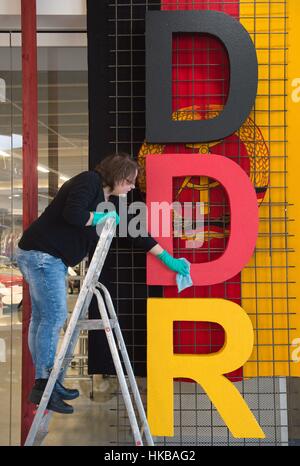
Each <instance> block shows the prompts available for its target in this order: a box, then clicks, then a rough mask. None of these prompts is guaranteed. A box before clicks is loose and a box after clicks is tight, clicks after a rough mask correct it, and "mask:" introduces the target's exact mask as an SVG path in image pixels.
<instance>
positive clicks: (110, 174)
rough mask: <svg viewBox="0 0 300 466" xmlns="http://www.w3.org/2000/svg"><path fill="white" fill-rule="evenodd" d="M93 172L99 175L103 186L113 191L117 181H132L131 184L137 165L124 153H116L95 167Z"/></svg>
mask: <svg viewBox="0 0 300 466" xmlns="http://www.w3.org/2000/svg"><path fill="white" fill-rule="evenodd" d="M95 170H96V171H97V172H99V173H100V174H101V176H102V178H103V185H104V186H109V187H110V188H111V189H112V190H113V189H114V187H115V184H116V183H118V182H119V181H123V180H132V182H133V180H134V178H135V174H136V171H137V170H139V165H138V163H137V162H136V161H135V160H134V159H132V158H131V156H130V155H129V154H127V153H126V152H118V153H114V154H110V155H108V156H107V157H105V158H104V159H103V160H102V161H101V162H100V163H98V164H97V165H96V167H95Z"/></svg>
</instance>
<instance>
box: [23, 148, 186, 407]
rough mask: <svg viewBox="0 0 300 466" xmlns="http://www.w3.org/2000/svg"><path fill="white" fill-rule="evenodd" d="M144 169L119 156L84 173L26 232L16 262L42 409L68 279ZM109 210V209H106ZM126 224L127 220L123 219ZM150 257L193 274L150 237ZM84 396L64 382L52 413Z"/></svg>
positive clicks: (35, 398) (34, 396) (34, 398)
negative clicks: (25, 293) (27, 306)
mask: <svg viewBox="0 0 300 466" xmlns="http://www.w3.org/2000/svg"><path fill="white" fill-rule="evenodd" d="M137 175H138V164H137V163H136V162H135V161H134V160H133V159H132V158H131V157H130V155H128V154H124V153H115V154H112V155H109V156H107V157H106V158H104V159H103V160H102V161H101V162H100V163H99V164H98V165H97V166H96V167H95V169H94V170H90V171H85V172H82V173H80V174H78V175H76V176H74V177H73V178H71V179H70V180H68V181H67V182H65V183H64V184H63V185H62V187H61V188H60V189H59V191H58V193H57V195H56V196H55V198H54V199H53V200H52V201H51V203H50V204H49V206H48V207H47V208H46V209H45V211H44V212H43V213H42V214H41V215H40V217H39V218H38V219H37V220H35V221H34V222H33V223H32V224H31V225H30V227H29V228H28V229H27V230H26V231H24V233H23V236H22V238H21V240H20V241H19V244H18V248H17V252H16V260H17V263H18V266H19V268H20V270H21V272H22V274H23V276H24V278H25V280H26V281H27V283H28V285H29V293H30V298H31V319H30V326H29V332H28V345H29V349H30V352H31V356H32V360H33V364H34V367H35V384H34V386H33V388H32V391H31V393H30V397H29V399H30V401H31V402H32V403H35V404H39V402H40V400H41V398H42V395H43V392H44V389H45V387H46V384H47V381H48V377H49V374H50V372H51V369H52V367H53V364H54V359H55V354H56V349H57V344H58V339H59V334H60V331H61V329H62V327H63V325H64V323H65V320H66V318H67V293H66V276H67V271H68V267H69V266H71V267H73V266H75V265H76V264H78V263H79V262H81V261H82V260H83V259H84V257H86V256H87V255H88V254H89V252H91V251H93V249H94V248H95V246H96V244H97V242H98V239H99V236H98V234H97V231H96V227H97V225H98V224H99V223H103V222H104V221H105V220H106V218H107V217H109V216H113V217H114V218H115V219H116V223H117V224H118V223H119V221H120V219H119V216H118V214H117V212H116V211H110V212H107V213H105V212H103V211H102V212H101V210H100V211H97V206H98V205H99V204H100V203H103V202H105V201H109V197H110V196H120V195H126V194H127V193H128V192H129V191H131V190H132V189H134V187H135V182H136V178H137ZM104 210H105V209H104ZM121 220H122V219H121ZM139 244H140V245H143V247H144V249H145V250H146V251H147V252H150V253H151V254H153V255H155V256H157V257H158V258H159V259H160V260H161V261H162V262H163V263H164V264H165V265H166V266H167V267H169V268H170V269H171V270H173V271H174V272H176V273H179V274H180V275H183V276H186V275H188V274H189V267H188V264H187V263H186V262H185V261H184V260H182V259H175V258H174V257H172V256H171V255H170V254H169V253H168V252H167V251H165V250H163V249H162V247H161V246H160V245H159V244H158V243H157V242H156V241H155V240H154V239H153V238H152V237H151V236H149V235H148V234H146V236H145V237H141V238H140V241H139ZM78 396H79V392H78V390H75V389H68V388H66V387H64V386H63V385H62V383H61V382H60V381H59V380H58V381H57V382H56V384H55V386H54V389H53V392H52V395H51V398H50V400H49V403H48V406H47V407H48V409H50V410H52V411H55V412H58V413H62V414H70V413H72V412H73V407H72V406H71V405H69V404H68V403H66V402H65V400H72V399H75V398H77V397H78Z"/></svg>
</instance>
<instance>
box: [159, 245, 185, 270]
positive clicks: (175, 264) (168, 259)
mask: <svg viewBox="0 0 300 466" xmlns="http://www.w3.org/2000/svg"><path fill="white" fill-rule="evenodd" d="M157 257H158V258H159V259H160V260H161V261H162V262H163V263H164V264H165V265H166V266H167V267H168V268H169V269H171V270H173V272H177V273H179V274H180V275H183V276H186V275H189V273H190V268H189V264H188V263H187V262H185V261H184V260H183V259H182V258H180V259H175V258H174V257H173V256H171V254H169V253H168V252H167V251H163V252H162V253H160V254H158V255H157Z"/></svg>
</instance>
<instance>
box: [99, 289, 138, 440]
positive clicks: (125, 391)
mask: <svg viewBox="0 0 300 466" xmlns="http://www.w3.org/2000/svg"><path fill="white" fill-rule="evenodd" d="M95 295H96V298H97V301H98V307H99V311H100V314H101V318H102V320H103V324H104V331H105V335H106V338H107V342H108V344H109V347H110V352H111V355H112V358H113V362H114V366H115V369H116V372H117V377H118V380H119V383H120V388H121V392H122V395H123V399H124V403H125V406H126V410H127V414H128V417H129V421H130V425H131V428H132V433H133V436H134V441H135V444H136V446H141V445H143V441H142V437H141V434H140V430H139V426H138V423H137V420H136V416H135V413H134V408H133V405H132V402H131V397H130V393H129V390H128V386H127V383H126V379H125V375H124V372H123V368H122V363H121V360H120V356H119V352H118V348H117V345H116V342H115V339H114V336H113V333H112V328H111V325H110V322H109V318H108V315H107V312H106V309H105V304H104V301H103V298H102V296H101V293H100V291H99V290H97V289H95ZM115 328H116V327H115Z"/></svg>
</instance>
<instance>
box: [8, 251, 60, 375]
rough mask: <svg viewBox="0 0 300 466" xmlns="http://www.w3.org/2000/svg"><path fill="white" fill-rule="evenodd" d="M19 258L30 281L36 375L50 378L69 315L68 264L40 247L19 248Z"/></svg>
mask: <svg viewBox="0 0 300 466" xmlns="http://www.w3.org/2000/svg"><path fill="white" fill-rule="evenodd" d="M16 260H17V263H18V266H19V269H20V270H21V272H22V275H23V276H24V278H25V280H26V281H27V283H28V285H29V293H30V298H31V319H30V325H29V331H28V345H29V349H30V352H31V356H32V360H33V363H34V366H35V378H36V379H47V378H48V377H49V372H50V371H51V369H52V367H53V363H54V358H55V353H56V348H57V344H58V339H59V334H60V330H61V328H62V327H63V325H64V322H65V321H66V318H67V289H66V275H67V270H68V268H67V266H66V265H65V264H64V263H63V261H62V260H61V259H59V258H57V257H53V256H51V255H50V254H46V253H44V252H40V251H33V250H32V251H24V250H23V249H20V248H17V251H16Z"/></svg>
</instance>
